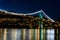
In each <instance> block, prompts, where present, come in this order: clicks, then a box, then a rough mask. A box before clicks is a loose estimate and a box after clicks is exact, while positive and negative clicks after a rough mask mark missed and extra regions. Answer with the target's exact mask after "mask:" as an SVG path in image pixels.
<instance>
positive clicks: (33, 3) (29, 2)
mask: <svg viewBox="0 0 60 40" xmlns="http://www.w3.org/2000/svg"><path fill="white" fill-rule="evenodd" d="M0 9H4V10H8V11H15V12H18V13H31V12H36V11H39V10H41V9H42V10H43V11H44V12H45V13H46V14H47V15H48V16H49V17H51V18H52V19H57V18H60V1H59V0H0Z"/></svg>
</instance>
